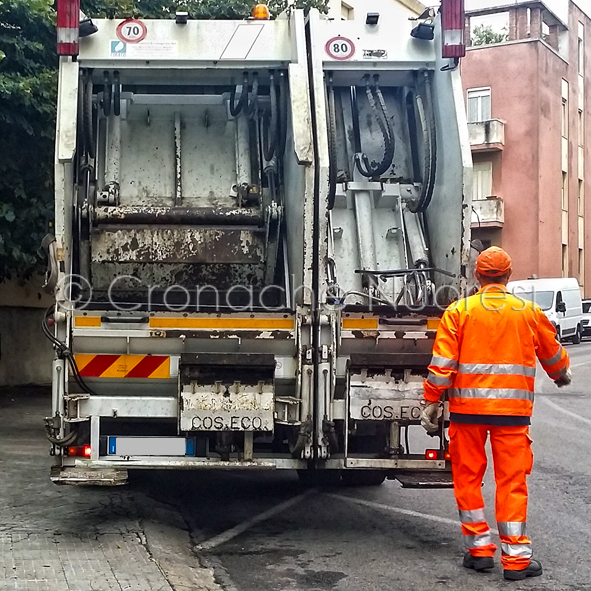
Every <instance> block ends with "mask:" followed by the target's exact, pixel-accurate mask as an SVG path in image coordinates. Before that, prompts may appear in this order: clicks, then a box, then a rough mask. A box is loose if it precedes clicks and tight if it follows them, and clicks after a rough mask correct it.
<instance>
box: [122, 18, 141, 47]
mask: <svg viewBox="0 0 591 591" xmlns="http://www.w3.org/2000/svg"><path fill="white" fill-rule="evenodd" d="M147 34H148V29H146V25H145V24H144V23H143V22H142V21H140V20H137V19H128V20H126V21H123V22H122V23H119V26H118V27H117V37H119V39H121V41H124V42H125V43H139V42H140V41H143V40H144V38H145V37H146V35H147Z"/></svg>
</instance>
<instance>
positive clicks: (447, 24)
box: [441, 0, 466, 58]
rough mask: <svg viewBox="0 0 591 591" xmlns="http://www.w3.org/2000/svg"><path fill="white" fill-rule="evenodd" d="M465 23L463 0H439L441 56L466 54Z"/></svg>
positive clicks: (450, 56)
mask: <svg viewBox="0 0 591 591" xmlns="http://www.w3.org/2000/svg"><path fill="white" fill-rule="evenodd" d="M465 25H466V18H465V15H464V0H441V36H442V42H443V51H442V55H443V57H445V58H460V57H464V56H465V55H466V43H465V41H464V27H465Z"/></svg>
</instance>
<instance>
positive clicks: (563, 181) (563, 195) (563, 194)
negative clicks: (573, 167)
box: [562, 172, 568, 211]
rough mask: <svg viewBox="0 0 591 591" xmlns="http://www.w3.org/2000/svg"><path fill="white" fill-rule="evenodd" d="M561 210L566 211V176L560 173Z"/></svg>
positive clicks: (564, 173)
mask: <svg viewBox="0 0 591 591" xmlns="http://www.w3.org/2000/svg"><path fill="white" fill-rule="evenodd" d="M562 209H563V210H564V211H568V175H567V174H566V172H563V173H562Z"/></svg>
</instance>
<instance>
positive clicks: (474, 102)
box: [468, 88, 491, 123]
mask: <svg viewBox="0 0 591 591" xmlns="http://www.w3.org/2000/svg"><path fill="white" fill-rule="evenodd" d="M490 118H491V113H490V88H472V89H470V90H468V123H476V122H478V121H488V120H489V119H490Z"/></svg>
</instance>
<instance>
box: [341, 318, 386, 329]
mask: <svg viewBox="0 0 591 591" xmlns="http://www.w3.org/2000/svg"><path fill="white" fill-rule="evenodd" d="M377 329H378V319H377V318H343V330H377Z"/></svg>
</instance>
